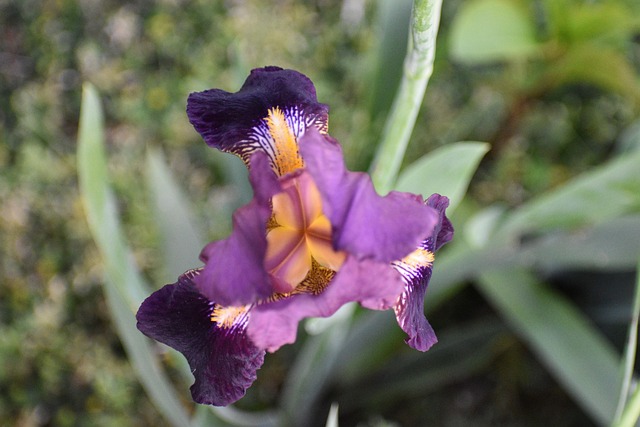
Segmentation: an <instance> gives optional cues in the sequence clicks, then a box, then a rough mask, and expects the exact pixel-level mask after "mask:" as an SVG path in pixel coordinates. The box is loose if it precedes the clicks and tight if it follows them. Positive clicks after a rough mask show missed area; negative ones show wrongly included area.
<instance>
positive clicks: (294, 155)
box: [265, 107, 304, 176]
mask: <svg viewBox="0 0 640 427" xmlns="http://www.w3.org/2000/svg"><path fill="white" fill-rule="evenodd" d="M265 121H266V122H267V127H268V128H269V134H270V135H271V138H273V143H274V149H275V167H276V169H277V170H276V172H277V173H278V175H279V176H283V175H285V174H288V173H290V172H293V171H294V170H296V169H300V168H303V167H304V162H303V161H302V157H300V153H298V141H297V140H296V136H295V135H294V134H293V131H292V130H291V128H290V127H289V125H288V124H287V120H286V119H285V117H284V113H283V112H282V110H281V109H280V108H279V107H275V108H270V109H269V115H268V116H267V117H266V118H265Z"/></svg>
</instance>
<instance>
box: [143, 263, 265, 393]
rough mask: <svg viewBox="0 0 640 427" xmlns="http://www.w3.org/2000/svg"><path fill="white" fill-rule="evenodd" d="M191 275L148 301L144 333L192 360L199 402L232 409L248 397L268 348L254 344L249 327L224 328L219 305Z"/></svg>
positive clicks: (193, 388) (163, 289)
mask: <svg viewBox="0 0 640 427" xmlns="http://www.w3.org/2000/svg"><path fill="white" fill-rule="evenodd" d="M196 275H197V271H190V272H187V273H185V274H183V275H182V276H180V278H179V279H178V282H177V283H175V284H173V285H167V286H165V287H163V288H162V289H160V290H159V291H156V292H154V293H153V294H151V296H150V297H149V298H147V299H146V300H145V301H144V302H143V303H142V305H141V306H140V309H139V310H138V313H137V314H136V318H137V319H138V325H137V326H138V329H139V330H140V331H141V332H142V333H143V334H145V335H147V336H148V337H150V338H153V339H155V340H157V341H160V342H161V343H164V344H166V345H168V346H170V347H173V348H174V349H176V350H178V351H179V352H181V353H182V354H184V356H185V357H186V358H187V361H188V362H189V366H190V367H191V372H192V373H193V375H194V377H195V383H194V384H193V385H192V386H191V395H192V397H193V400H194V401H196V402H198V403H202V404H209V405H216V406H226V405H229V404H230V403H233V402H235V401H236V400H238V399H240V398H241V397H242V396H244V394H245V392H246V390H247V388H249V386H251V384H253V382H254V381H255V379H256V372H257V370H258V369H259V368H260V366H262V363H263V360H264V354H265V352H264V350H260V349H258V348H257V347H256V346H255V345H253V343H252V342H251V341H250V340H249V338H248V337H247V335H246V331H245V329H244V327H245V324H243V323H242V322H239V324H238V325H236V326H233V327H230V328H223V327H219V325H218V324H216V323H215V322H212V321H211V313H212V310H213V307H214V304H213V303H212V302H210V301H209V300H208V299H207V298H205V297H204V296H203V295H202V294H200V293H199V292H198V291H197V289H196V287H195V286H194V284H193V282H192V280H193V278H194V276H196Z"/></svg>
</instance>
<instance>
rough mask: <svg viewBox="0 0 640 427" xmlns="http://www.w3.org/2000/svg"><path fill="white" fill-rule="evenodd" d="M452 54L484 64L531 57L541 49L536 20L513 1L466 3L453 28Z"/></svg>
mask: <svg viewBox="0 0 640 427" xmlns="http://www.w3.org/2000/svg"><path fill="white" fill-rule="evenodd" d="M450 49H451V55H452V56H453V57H454V58H455V59H456V60H458V61H462V62H469V63H482V62H488V61H497V60H513V59H521V58H526V57H530V56H532V55H534V54H536V53H537V52H538V50H539V45H538V43H537V42H536V37H535V23H534V20H533V18H532V17H530V16H529V14H528V12H527V10H526V8H525V7H523V6H522V5H521V4H520V3H519V2H517V1H514V0H471V1H467V2H464V3H463V4H462V6H461V7H460V11H459V12H458V14H457V15H456V17H455V19H454V20H453V24H452V28H451V47H450Z"/></svg>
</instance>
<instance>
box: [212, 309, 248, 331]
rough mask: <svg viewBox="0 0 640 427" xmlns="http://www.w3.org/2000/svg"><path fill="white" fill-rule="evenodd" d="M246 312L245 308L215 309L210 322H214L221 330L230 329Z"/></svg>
mask: <svg viewBox="0 0 640 427" xmlns="http://www.w3.org/2000/svg"><path fill="white" fill-rule="evenodd" d="M246 312H247V307H244V306H242V307H220V306H218V305H216V307H215V308H214V309H213V311H212V312H211V321H212V322H216V323H217V324H218V325H219V326H220V327H221V328H226V329H229V328H231V327H232V326H233V325H234V323H235V321H236V320H237V319H238V317H240V316H241V315H243V314H244V313H246Z"/></svg>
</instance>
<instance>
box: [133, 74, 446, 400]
mask: <svg viewBox="0 0 640 427" xmlns="http://www.w3.org/2000/svg"><path fill="white" fill-rule="evenodd" d="M327 112H328V108H327V107H326V106H325V105H323V104H320V103H318V102H317V100H316V93H315V88H314V86H313V84H312V83H311V81H310V80H309V79H308V78H307V77H305V76H304V75H302V74H300V73H298V72H296V71H293V70H283V69H280V68H277V67H266V68H261V69H256V70H253V71H252V72H251V74H250V76H249V77H248V78H247V80H246V82H245V84H244V85H243V86H242V88H241V89H240V91H238V92H237V93H228V92H225V91H222V90H219V89H212V90H208V91H205V92H200V93H195V94H191V95H190V96H189V101H188V105H187V113H188V116H189V119H190V121H191V123H192V124H193V126H194V127H195V128H196V130H197V131H198V132H200V134H201V135H202V136H203V138H204V140H205V141H206V143H207V144H209V145H210V146H213V147H215V148H218V149H220V150H222V151H226V152H230V153H233V154H236V155H238V156H239V157H241V158H242V159H243V160H244V162H245V163H246V164H247V166H248V167H249V180H250V182H251V185H252V187H253V190H254V197H253V200H251V202H249V203H248V204H247V205H245V206H243V207H241V208H240V209H238V210H237V211H236V212H235V214H234V216H233V231H232V233H231V235H230V236H229V237H228V238H227V239H224V240H220V241H214V242H211V243H209V244H208V245H207V246H206V247H205V248H204V249H203V250H202V253H201V255H200V258H201V260H202V261H203V262H204V266H203V267H202V268H200V269H199V270H192V271H189V272H187V273H185V274H184V275H182V276H181V277H180V278H179V280H178V282H177V283H175V284H172V285H167V286H165V287H164V288H162V289H161V290H159V291H157V292H155V293H154V294H153V295H151V296H150V297H149V298H148V299H147V300H145V302H144V303H143V304H142V306H141V307H140V310H139V311H138V315H137V319H138V328H139V329H140V330H141V331H142V332H143V333H144V334H146V335H148V336H150V337H152V338H154V339H156V340H158V341H160V342H163V343H165V344H167V345H169V346H171V347H173V348H175V349H177V350H178V351H180V352H182V353H183V354H184V355H185V357H186V358H187V360H188V361H189V364H190V366H191V368H192V371H193V373H194V376H195V378H196V382H195V384H194V385H193V386H192V389H191V391H192V395H193V398H194V400H195V401H196V402H199V403H207V404H213V405H227V404H229V403H232V402H234V401H236V400H238V399H239V398H240V397H242V396H243V395H244V393H245V391H246V389H247V388H248V387H249V386H250V385H251V384H252V383H253V381H254V380H255V378H256V371H257V369H258V368H259V367H260V366H261V364H262V361H263V357H264V353H265V350H266V351H270V352H273V351H276V350H277V349H278V348H279V347H281V346H282V345H283V344H287V343H292V342H294V341H295V339H296V331H297V328H298V323H299V322H300V321H301V320H302V319H304V318H307V317H326V316H330V315H332V314H333V313H335V312H336V311H337V310H338V309H339V308H340V307H341V306H342V305H344V304H345V303H348V302H352V301H357V302H359V303H360V304H361V305H362V306H363V307H366V308H370V309H374V310H385V309H393V310H394V311H395V313H396V317H397V319H398V323H399V325H400V327H401V328H402V329H403V330H404V331H405V332H406V333H407V334H408V335H409V338H408V339H407V343H408V344H409V345H410V346H412V347H414V348H416V349H418V350H422V351H425V350H427V349H428V348H429V347H430V346H431V345H433V344H434V343H435V342H436V338H435V334H434V332H433V329H432V328H431V326H430V325H429V323H428V322H427V320H426V318H425V317H424V313H423V305H424V296H425V292H426V288H427V284H428V282H429V279H430V277H431V268H432V263H433V260H434V252H435V251H436V250H437V249H438V248H440V246H442V245H443V244H444V243H446V242H448V241H449V240H451V237H452V235H453V228H452V226H451V223H450V222H449V220H448V219H447V218H446V216H445V209H446V207H447V205H448V199H447V198H446V197H443V196H440V195H433V196H431V197H430V198H429V199H428V200H426V201H424V200H423V199H422V197H420V196H416V195H413V194H408V193H399V192H391V193H389V194H388V195H386V196H384V197H381V196H379V195H378V194H377V193H376V192H375V189H374V187H373V185H372V183H371V180H370V178H369V177H368V176H367V175H366V174H364V173H357V172H350V171H348V170H347V169H346V167H345V164H344V160H343V155H342V149H341V147H340V145H339V144H338V142H337V141H336V140H334V139H333V138H331V137H329V136H328V135H327V134H326V132H327V121H328V115H327Z"/></svg>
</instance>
